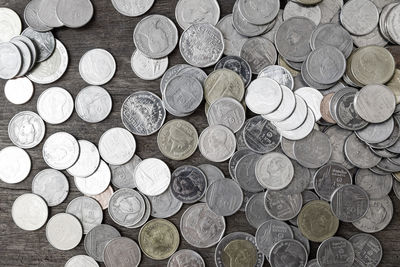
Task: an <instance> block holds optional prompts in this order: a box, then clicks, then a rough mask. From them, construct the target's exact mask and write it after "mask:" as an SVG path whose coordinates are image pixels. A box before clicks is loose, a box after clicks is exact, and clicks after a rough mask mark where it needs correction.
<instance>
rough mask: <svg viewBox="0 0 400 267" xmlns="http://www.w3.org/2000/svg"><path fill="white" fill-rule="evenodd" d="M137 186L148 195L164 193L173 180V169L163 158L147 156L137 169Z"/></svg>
mask: <svg viewBox="0 0 400 267" xmlns="http://www.w3.org/2000/svg"><path fill="white" fill-rule="evenodd" d="M134 175H135V178H136V186H137V188H138V189H139V191H140V192H142V193H143V194H145V195H146V196H158V195H161V194H162V193H164V192H165V191H166V190H167V188H168V187H169V185H170V182H171V171H170V170H169V168H168V166H167V164H165V163H164V162H163V161H162V160H159V159H155V158H147V159H145V160H143V161H142V162H140V163H139V164H138V166H137V167H136V169H135V173H134Z"/></svg>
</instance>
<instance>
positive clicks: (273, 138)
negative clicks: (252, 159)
mask: <svg viewBox="0 0 400 267" xmlns="http://www.w3.org/2000/svg"><path fill="white" fill-rule="evenodd" d="M243 139H244V142H245V144H246V146H247V147H248V148H249V149H251V150H252V151H254V152H256V153H259V154H264V153H268V152H271V151H273V150H274V149H275V148H276V147H278V146H279V143H280V140H281V135H280V133H279V132H278V130H277V128H276V127H275V126H274V125H273V124H272V123H271V122H270V121H268V120H266V119H264V118H263V117H262V116H255V117H253V118H251V119H249V120H247V122H246V124H245V126H244V129H243Z"/></svg>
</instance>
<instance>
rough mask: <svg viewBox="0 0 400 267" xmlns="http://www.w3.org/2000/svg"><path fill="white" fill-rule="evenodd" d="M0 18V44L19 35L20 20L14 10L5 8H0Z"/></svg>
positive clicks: (20, 28)
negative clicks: (0, 19) (0, 20)
mask: <svg viewBox="0 0 400 267" xmlns="http://www.w3.org/2000/svg"><path fill="white" fill-rule="evenodd" d="M0 16H1V18H2V22H1V24H2V27H1V30H0V32H1V34H0V35H1V37H0V42H8V41H10V40H11V39H12V38H13V37H15V36H17V35H19V34H20V33H21V30H22V24H21V20H20V18H19V16H18V14H17V13H16V12H15V11H14V10H12V9H10V8H7V7H2V8H0Z"/></svg>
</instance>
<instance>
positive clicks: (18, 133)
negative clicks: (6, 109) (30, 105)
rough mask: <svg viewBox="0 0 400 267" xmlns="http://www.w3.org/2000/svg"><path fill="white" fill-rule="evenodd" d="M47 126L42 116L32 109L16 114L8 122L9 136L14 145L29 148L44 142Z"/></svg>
mask: <svg viewBox="0 0 400 267" xmlns="http://www.w3.org/2000/svg"><path fill="white" fill-rule="evenodd" d="M45 131H46V126H45V124H44V122H43V120H42V118H40V116H39V115H38V114H36V113H34V112H31V111H22V112H19V113H18V114H16V115H15V116H14V117H13V118H12V119H11V120H10V122H9V124H8V137H9V138H10V140H11V142H13V144H14V145H16V146H18V147H20V148H23V149H29V148H33V147H36V146H37V145H39V144H40V142H42V140H43V138H44V135H45Z"/></svg>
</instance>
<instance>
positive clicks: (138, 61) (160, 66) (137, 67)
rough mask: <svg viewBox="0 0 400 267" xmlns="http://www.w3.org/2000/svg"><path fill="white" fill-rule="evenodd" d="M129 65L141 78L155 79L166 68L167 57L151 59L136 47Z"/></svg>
mask: <svg viewBox="0 0 400 267" xmlns="http://www.w3.org/2000/svg"><path fill="white" fill-rule="evenodd" d="M131 67H132V70H133V72H134V73H135V74H136V75H137V76H138V77H140V78H141V79H143V80H148V81H151V80H156V79H158V78H160V77H161V76H162V75H163V74H164V72H165V71H166V70H167V68H168V57H164V58H160V59H152V58H148V57H146V56H145V55H144V54H143V53H142V52H140V51H139V50H137V49H136V50H135V51H134V52H133V54H132V57H131Z"/></svg>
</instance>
